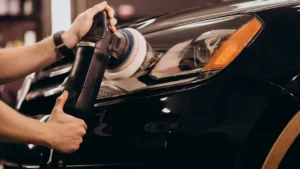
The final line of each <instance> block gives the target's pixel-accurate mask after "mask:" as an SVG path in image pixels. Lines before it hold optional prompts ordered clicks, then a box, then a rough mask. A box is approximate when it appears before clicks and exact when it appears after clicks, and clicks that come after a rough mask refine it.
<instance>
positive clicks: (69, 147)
mask: <svg viewBox="0 0 300 169" xmlns="http://www.w3.org/2000/svg"><path fill="white" fill-rule="evenodd" d="M67 98H68V92H66V91H65V92H64V93H63V94H62V95H61V96H60V97H58V98H57V100H56V104H55V106H54V108H53V111H52V113H51V116H50V118H49V120H48V121H47V123H46V125H47V127H48V132H49V134H50V135H49V136H50V137H49V140H48V144H49V145H48V147H49V148H52V149H54V150H57V151H59V152H63V153H72V152H74V151H76V150H78V149H79V146H80V144H81V143H82V137H83V136H84V135H85V134H86V129H87V125H86V123H85V122H84V121H83V120H81V119H77V118H75V117H73V116H70V115H68V114H65V113H64V111H63V107H64V104H65V103H66V101H67Z"/></svg>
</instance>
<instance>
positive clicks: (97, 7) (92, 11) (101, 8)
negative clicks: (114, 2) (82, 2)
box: [88, 1, 108, 16]
mask: <svg viewBox="0 0 300 169" xmlns="http://www.w3.org/2000/svg"><path fill="white" fill-rule="evenodd" d="M107 6H108V5H107V2H106V1H104V2H102V3H100V4H98V5H95V6H94V7H92V8H90V10H88V11H89V13H90V15H91V16H95V15H96V14H97V13H99V12H101V11H104V10H106V9H107Z"/></svg>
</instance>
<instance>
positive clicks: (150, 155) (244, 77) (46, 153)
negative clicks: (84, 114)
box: [3, 0, 300, 169]
mask: <svg viewBox="0 0 300 169" xmlns="http://www.w3.org/2000/svg"><path fill="white" fill-rule="evenodd" d="M127 27H130V28H134V29H136V30H138V31H139V32H140V33H142V34H143V35H144V37H145V39H146V40H147V42H148V52H147V57H146V58H147V62H145V64H143V66H142V67H141V68H140V69H139V70H138V71H137V72H136V73H135V74H134V75H133V76H131V77H130V78H126V79H121V80H108V79H103V83H102V85H101V88H100V91H99V94H98V97H97V101H96V102H95V105H94V109H93V111H91V112H90V118H89V119H87V120H86V122H87V124H88V132H87V135H86V136H85V137H84V142H83V144H82V145H81V148H80V149H79V150H78V151H77V152H75V153H73V154H70V155H58V154H56V153H55V152H54V153H53V151H52V150H49V149H47V148H44V147H36V146H34V145H16V144H5V145H3V163H4V168H5V169H9V168H32V169H34V168H150V167H151V168H153V167H181V168H182V167H184V168H196V167H197V168H218V169H220V168H226V169H227V168H232V169H245V168H249V169H250V168H251V169H256V168H262V167H263V164H264V163H265V161H266V159H267V156H268V154H269V153H270V151H271V149H272V147H273V149H272V150H274V151H277V149H276V144H275V142H276V140H277V139H278V137H279V136H280V134H281V133H282V131H283V130H284V128H285V127H286V126H287V124H288V123H289V121H290V120H291V119H292V118H293V117H294V116H295V115H297V112H298V111H299V110H300V76H299V73H300V42H298V40H300V1H298V0H257V1H231V2H224V3H218V4H212V5H209V6H201V7H195V8H192V9H187V10H183V11H179V12H176V13H170V14H164V15H160V16H157V17H152V18H147V19H144V20H141V21H136V22H131V23H129V24H126V25H122V26H120V27H119V28H127ZM72 63H73V60H72V58H64V59H62V60H60V61H59V62H57V63H54V64H53V65H51V66H49V67H47V68H46V69H44V70H42V71H40V72H36V73H34V74H31V75H29V76H28V77H27V78H26V80H25V82H24V84H23V86H22V88H21V89H20V91H19V93H18V104H17V106H16V109H17V110H18V111H20V112H21V113H23V114H25V115H28V116H31V117H33V118H37V119H39V120H41V121H46V120H47V117H48V115H49V112H51V109H52V107H53V105H54V103H55V100H56V98H57V96H58V95H60V94H61V92H62V90H63V86H64V82H65V81H66V79H67V77H68V74H69V72H70V70H71V68H72ZM295 117H296V116H295ZM291 133H292V132H291ZM298 134H299V132H298V133H294V135H296V136H297V135H298ZM290 136H291V137H290V139H289V140H288V141H290V144H292V143H293V141H294V139H295V141H294V143H293V144H292V146H291V147H290V148H289V147H288V146H287V147H285V148H286V149H288V151H287V152H286V153H285V152H284V153H283V154H284V155H285V156H284V158H283V160H279V161H276V160H278V159H280V158H279V157H273V156H272V151H271V153H270V154H269V156H268V157H269V159H270V158H271V163H278V164H279V162H280V165H279V167H280V168H292V169H294V168H297V166H298V167H299V162H298V161H299V160H298V158H299V152H298V150H299V145H300V144H299V139H296V136H293V135H290ZM292 137H295V138H292ZM291 140H292V141H291ZM284 141H285V140H284ZM276 143H278V141H277V142H276ZM279 143H280V140H279ZM274 144H275V146H274ZM284 145H285V144H284ZM285 146H286V145H285ZM281 148H283V147H281ZM286 149H284V150H286ZM282 150H283V149H282ZM279 154H280V153H279ZM281 154H282V152H281ZM272 158H273V159H272ZM267 163H268V162H266V163H265V165H267ZM273 165H274V164H273ZM274 166H276V164H275V165H274Z"/></svg>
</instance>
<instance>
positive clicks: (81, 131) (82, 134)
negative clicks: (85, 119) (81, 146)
mask: <svg viewBox="0 0 300 169" xmlns="http://www.w3.org/2000/svg"><path fill="white" fill-rule="evenodd" d="M79 134H80V135H81V136H84V135H85V134H86V130H85V129H84V128H80V130H79Z"/></svg>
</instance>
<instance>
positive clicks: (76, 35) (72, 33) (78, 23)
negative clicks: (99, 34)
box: [62, 1, 117, 49]
mask: <svg viewBox="0 0 300 169" xmlns="http://www.w3.org/2000/svg"><path fill="white" fill-rule="evenodd" d="M104 10H105V11H106V12H107V14H108V17H109V20H110V27H111V30H112V32H115V31H116V27H115V25H116V24H117V20H116V19H115V18H114V14H115V11H114V10H113V9H112V8H111V7H110V6H109V5H108V4H107V2H106V1H104V2H102V3H100V4H97V5H95V6H93V7H92V8H90V9H87V10H86V11H85V12H83V13H81V14H79V15H78V16H77V18H76V19H75V21H74V22H73V24H72V26H71V28H70V29H69V30H68V31H66V32H64V33H63V35H62V39H63V41H64V43H65V45H66V46H67V47H68V48H69V49H72V48H74V47H75V46H76V44H77V43H78V42H79V41H80V39H81V38H83V36H85V35H86V34H87V33H88V31H89V30H90V28H91V27H92V24H93V18H94V16H95V15H96V14H97V13H99V12H101V11H104Z"/></svg>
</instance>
